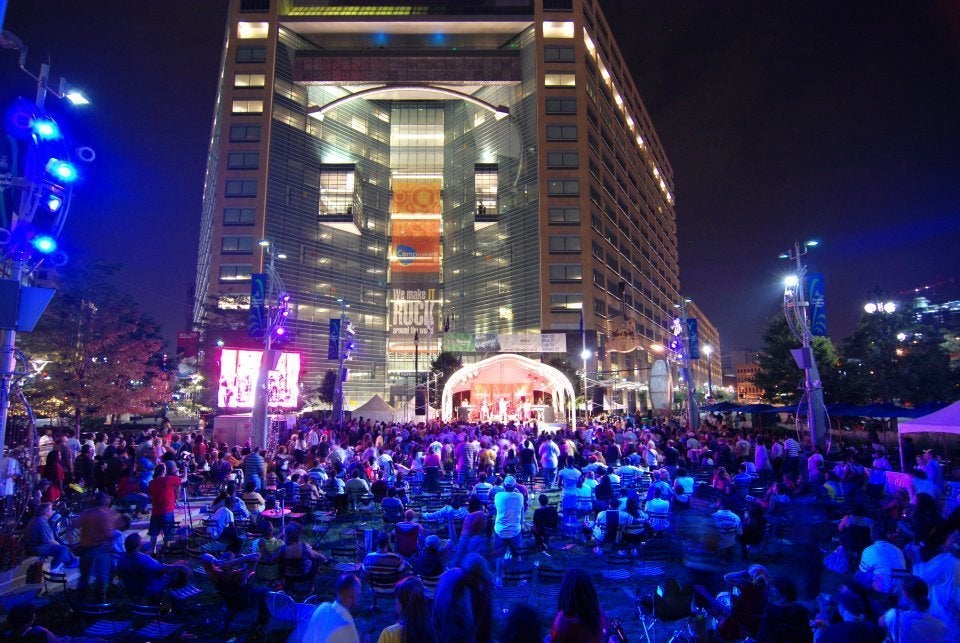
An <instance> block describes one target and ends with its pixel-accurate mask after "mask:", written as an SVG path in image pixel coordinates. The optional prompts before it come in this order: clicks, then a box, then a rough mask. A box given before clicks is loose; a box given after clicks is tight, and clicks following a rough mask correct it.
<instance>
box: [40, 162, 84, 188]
mask: <svg viewBox="0 0 960 643" xmlns="http://www.w3.org/2000/svg"><path fill="white" fill-rule="evenodd" d="M46 170H47V173H48V174H51V175H53V176H55V177H56V178H58V179H60V180H61V181H65V182H67V183H71V182H73V181H75V180H76V179H77V168H75V167H74V166H73V163H71V162H69V161H61V160H60V159H57V158H52V159H50V160H49V161H47V166H46Z"/></svg>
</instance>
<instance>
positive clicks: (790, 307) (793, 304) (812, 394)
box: [780, 241, 827, 453]
mask: <svg viewBox="0 0 960 643" xmlns="http://www.w3.org/2000/svg"><path fill="white" fill-rule="evenodd" d="M816 245H817V242H816V241H807V242H805V243H803V244H800V243H799V242H794V244H793V249H792V250H788V251H787V252H784V253H782V254H780V258H781V259H787V260H791V261H795V262H796V264H797V272H796V274H795V275H791V276H790V277H788V278H787V280H786V283H785V287H784V290H783V314H784V316H785V317H786V319H787V325H788V326H789V327H790V331H791V332H792V333H793V336H794V337H795V338H796V339H797V340H799V341H800V342H801V344H802V348H801V349H799V351H794V359H795V360H796V361H797V365H798V366H799V367H800V368H802V369H803V371H804V386H803V387H804V397H805V398H806V403H807V429H808V430H809V431H810V439H811V441H812V442H813V445H814V447H818V448H820V449H821V452H823V453H825V452H826V451H825V449H826V447H827V443H826V439H827V431H826V426H827V423H826V416H827V409H826V406H825V405H824V403H823V382H822V381H821V380H820V371H819V370H818V369H817V360H816V358H815V357H814V354H813V351H812V350H811V349H810V341H811V339H812V337H813V336H812V334H811V332H810V320H809V319H808V313H807V310H808V309H809V307H810V302H808V301H807V300H806V298H805V296H804V293H803V281H804V277H806V274H807V267H806V266H804V265H803V263H802V262H801V261H800V257H802V256H803V255H805V254H807V252H808V251H809V249H810V248H812V247H814V246H816ZM798 415H799V414H798Z"/></svg>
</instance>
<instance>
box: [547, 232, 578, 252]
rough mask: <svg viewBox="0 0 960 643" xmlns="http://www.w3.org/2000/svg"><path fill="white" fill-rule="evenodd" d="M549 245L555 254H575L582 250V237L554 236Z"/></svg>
mask: <svg viewBox="0 0 960 643" xmlns="http://www.w3.org/2000/svg"><path fill="white" fill-rule="evenodd" d="M549 244H550V252H551V253H554V254H575V253H579V252H580V251H581V248H582V244H581V241H580V237H579V236H575V235H552V236H551V237H550V241H549Z"/></svg>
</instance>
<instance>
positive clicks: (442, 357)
mask: <svg viewBox="0 0 960 643" xmlns="http://www.w3.org/2000/svg"><path fill="white" fill-rule="evenodd" d="M461 368H463V360H462V359H460V357H458V356H457V355H456V354H455V353H451V352H448V351H440V353H438V354H437V356H436V357H435V358H434V359H433V360H431V361H430V374H431V375H432V376H433V377H435V378H436V380H437V388H436V391H437V398H438V399H439V397H440V394H441V392H442V391H443V387H444V386H446V384H447V380H448V379H450V376H451V375H453V374H454V373H456V372H457V371H459V370H460V369H461Z"/></svg>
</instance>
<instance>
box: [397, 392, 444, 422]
mask: <svg viewBox="0 0 960 643" xmlns="http://www.w3.org/2000/svg"><path fill="white" fill-rule="evenodd" d="M439 417H440V411H438V410H437V408H436V407H434V406H431V407H430V419H431V420H436V419H437V418H439ZM426 419H427V417H426V416H425V415H417V398H415V397H411V398H410V399H408V400H407V401H406V403H405V404H397V410H396V411H394V413H393V421H394V422H425V421H426Z"/></svg>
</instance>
